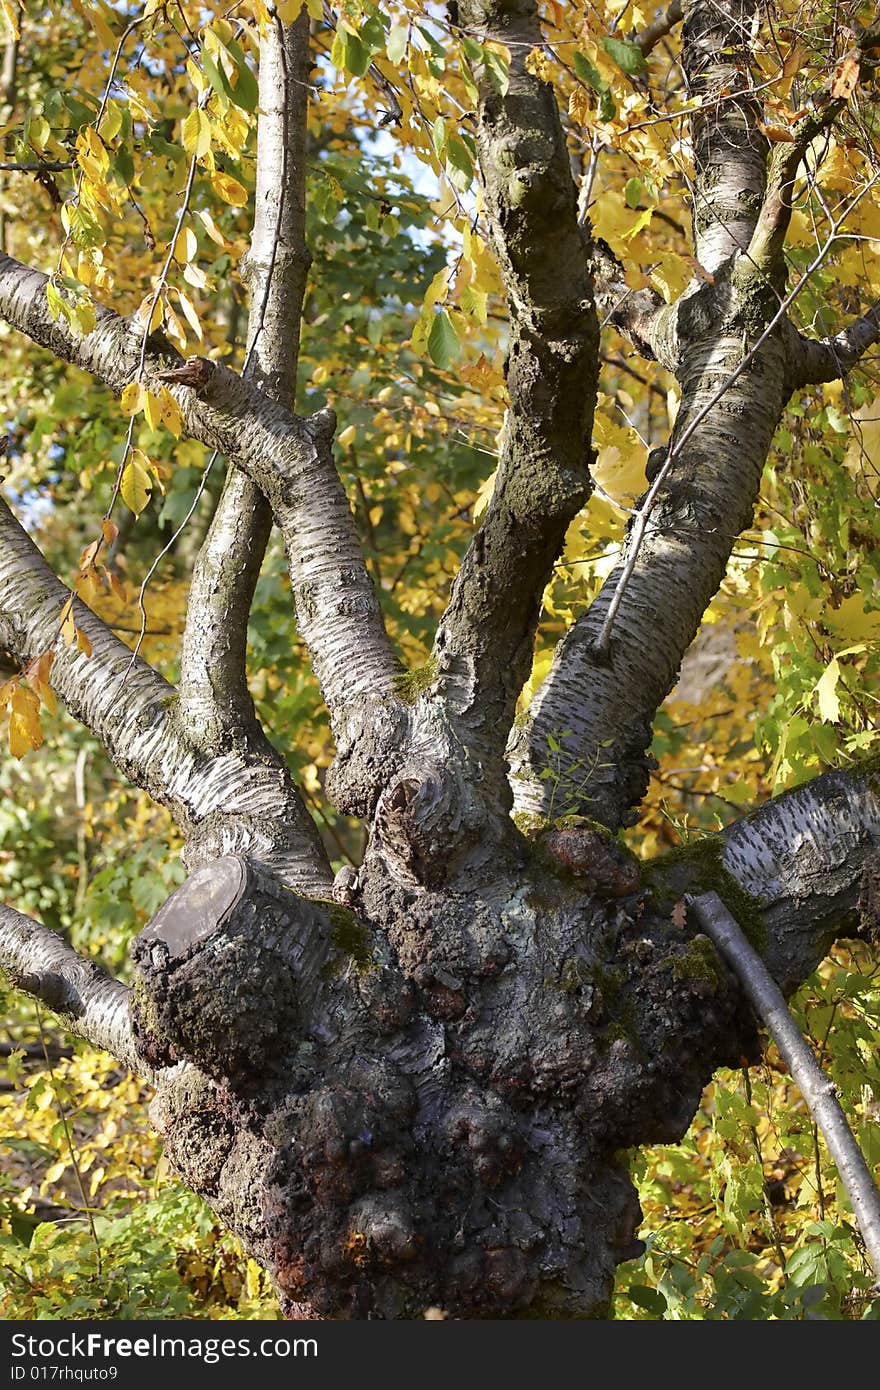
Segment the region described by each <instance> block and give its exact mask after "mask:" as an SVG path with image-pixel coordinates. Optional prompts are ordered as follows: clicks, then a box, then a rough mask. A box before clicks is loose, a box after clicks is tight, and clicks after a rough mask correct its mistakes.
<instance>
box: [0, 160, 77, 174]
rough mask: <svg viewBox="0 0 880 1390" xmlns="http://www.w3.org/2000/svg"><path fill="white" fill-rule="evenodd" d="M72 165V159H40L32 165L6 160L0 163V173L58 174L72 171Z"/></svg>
mask: <svg viewBox="0 0 880 1390" xmlns="http://www.w3.org/2000/svg"><path fill="white" fill-rule="evenodd" d="M74 164H75V161H74V160H72V159H41V160H39V161H37V162H35V163H32V164H28V163H25V164H22V163H21V162H20V161H18V160H6V161H3V162H0V171H2V172H3V173H4V174H8V173H16V174H60V173H61V171H62V170H63V169H72V168H73V167H74Z"/></svg>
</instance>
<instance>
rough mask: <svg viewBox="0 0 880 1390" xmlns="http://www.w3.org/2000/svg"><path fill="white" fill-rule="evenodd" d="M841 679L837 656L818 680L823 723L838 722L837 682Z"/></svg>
mask: <svg viewBox="0 0 880 1390" xmlns="http://www.w3.org/2000/svg"><path fill="white" fill-rule="evenodd" d="M839 680H840V665H839V663H838V660H837V657H836V656H835V657H834V658H833V659H832V660H831V661H830V662H829V664H828V666H826V668H825V671H824V674H823V675H822V676H821V677H820V679H819V680H818V681H817V682H816V696H817V698H818V702H819V718H820V719H821V720H822V723H823V724H836V723H837V721H838V719H839V718H840V700H839V699H838V697H837V683H838V681H839Z"/></svg>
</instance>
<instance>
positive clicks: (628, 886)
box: [538, 823, 642, 898]
mask: <svg viewBox="0 0 880 1390" xmlns="http://www.w3.org/2000/svg"><path fill="white" fill-rule="evenodd" d="M538 843H539V847H540V849H541V850H543V852H544V854H545V855H547V857H548V858H549V859H550V860H552V861H553V862H554V863H555V864H558V865H561V867H562V868H564V869H567V870H568V872H569V873H571V874H574V876H575V877H576V878H580V879H583V881H584V886H585V888H587V889H588V890H589V891H592V892H594V893H596V894H598V896H599V897H601V898H626V897H628V896H629V895H630V894H631V893H637V892H638V891H639V889H640V888H641V883H642V876H641V873H640V872H639V866H638V861H637V860H636V858H635V856H634V855H633V854H631V853H630V851H629V850H628V849H626V848H625V846H623V845H622V844H620V843H619V842H618V841H617V840H616V839H615V838H614V836H613V835H612V834H611V833H610V831H608V830H606V829H605V827H604V826H595V825H590V824H588V823H579V824H574V825H570V826H565V827H563V828H561V829H558V830H548V831H545V832H544V834H543V835H541V837H540V839H539V842H538Z"/></svg>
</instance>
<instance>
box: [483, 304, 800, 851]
mask: <svg viewBox="0 0 880 1390" xmlns="http://www.w3.org/2000/svg"><path fill="white" fill-rule="evenodd" d="M716 293H717V294H720V295H721V296H722V297H724V296H725V295H726V293H727V292H726V290H725V289H724V288H723V287H721V286H719V287H717V288H716V287H709V288H707V290H706V291H705V295H706V298H707V300H710V301H711V300H712V299H713V298H714V297H715V295H716ZM703 312H705V310H704V308H703V307H701V305H700V301H699V298H694V299H690V300H684V301H681V304H680V308H679V318H680V323H679V335H680V340H681V341H683V342H689V343H690V344H691V345H690V346H689V348H688V350H687V353H686V358H685V361H684V363H683V365H682V368H681V380H682V404H681V407H680V410H679V414H678V418H677V420H676V426H675V430H674V432H673V436H672V440H671V445H672V450H673V460H672V463H671V464H670V465H669V466H668V467H667V470H666V472H665V473H664V476H663V482H662V484H661V485H660V487H659V490H658V492H657V496H656V500H655V503H654V508H653V511H652V513H651V516H650V518H649V520H648V521H647V523H646V525H645V527H644V535H643V537H642V539H641V542H640V544H639V548H638V551H637V553H636V554H635V555H634V556H631V555H630V548H631V547H632V546H633V544H634V540H635V535H636V534H637V533H635V532H630V535H629V537H628V540H627V544H626V546H625V547H624V550H623V553H622V555H621V558H620V560H619V561H618V564H617V565H616V566H615V568H614V570H613V571H612V573H611V574H610V576H609V577H608V579H607V580H606V582H605V584H604V586H603V588H602V590H601V593H600V594H599V597H598V598H597V599H596V601H595V602H594V603H593V604H592V606H591V607H590V609H589V610H588V612H587V613H585V614H584V615H583V616H582V617H581V618H579V619H578V620H577V622H576V623H575V624H574V626H573V627H572V628H571V629H570V630H569V632H568V633H567V634H566V636H565V637H564V638H563V640H562V641H561V642H560V644H559V646H558V647H557V650H556V654H555V656H554V660H553V665H552V667H551V670H550V673H549V675H548V676H547V679H546V680H545V682H544V684H543V685H542V686H541V689H540V690H539V691H538V693H537V694H536V696H535V698H534V700H533V702H532V705H531V708H530V710H529V717H528V720H527V721H526V722H525V723H524V724H523V726H522V727H521V728H519V729H517V730H516V731H515V732H514V735H513V738H512V741H511V750H510V751H511V766H512V774H513V787H514V801H515V804H516V806H517V808H518V809H520V810H521V811H524V812H527V813H529V814H537V815H548V814H549V815H554V816H558V815H566V814H571V813H579V814H583V815H587V816H590V817H591V818H593V819H595V820H599V821H602V822H603V823H604V824H606V825H609V826H612V827H614V828H616V827H617V826H619V825H620V824H626V823H628V822H629V821H631V820H632V819H634V816H633V813H632V812H631V811H630V809H629V808H630V807H631V806H633V805H635V804H636V803H638V802H639V801H640V800H641V797H642V795H643V794H644V790H645V787H646V786H647V779H648V775H649V760H648V757H647V748H648V746H649V744H650V742H651V737H652V725H653V719H654V715H655V713H656V710H657V708H658V707H659V705H660V704H661V702H662V701H663V699H664V698H665V697H666V695H667V694H668V692H669V691H670V690H671V688H672V686H673V685H674V683H675V680H676V678H677V674H678V670H679V666H680V663H681V659H682V657H683V656H684V653H685V651H686V650H687V648H688V646H689V644H690V642H691V641H692V640H693V637H694V636H695V634H696V632H697V630H698V628H699V625H700V620H701V618H702V615H703V612H704V611H705V609H706V607H707V605H708V604H709V602H710V601H711V599H712V597H713V595H714V594H715V592H716V591H717V589H718V586H719V585H720V583H721V581H722V579H723V577H724V572H725V569H726V566H727V561H728V558H729V556H730V552H731V549H732V547H733V543H734V541H735V539H736V536H737V535H738V534H739V532H740V531H741V530H743V529H744V528H745V527H746V526H748V525H749V523H750V521H751V517H752V508H753V506H754V502H755V498H756V496H757V492H758V487H759V484H760V479H761V473H762V470H763V466H764V461H765V459H766V455H767V450H768V449H769V447H770V442H771V440H772V438H773V433H774V430H775V429H776V426H777V424H778V422H779V419H780V416H781V413H782V409H783V406H784V404H785V400H786V389H785V382H786V372H785V366H786V359H785V350H784V341H783V337H782V335H781V334H778V333H777V334H775V335H773V336H771V337H770V339H769V340H768V341H767V342H766V343H765V344H764V346H763V347H762V348H761V349H760V350H759V351H758V352H757V353H756V354H755V356H754V357H753V358H752V360H751V361H750V362H749V364H748V366H747V367H745V368H744V369H742V368H741V363H742V358H743V338H742V336H734V333H735V330H734V327H733V325H732V324H729V325H727V326H726V327H725V326H724V325H723V324H713V323H712V318H713V315H712V314H711V313H710V314H709V331H708V332H706V329H705V326H704V328H703V330H702V333H701V332H700V331H699V319H700V317H701V315H702V313H703ZM688 315H694V316H696V317H695V318H694V321H693V322H692V323H689V321H688V317H687V316H688ZM737 371H739V375H738V376H737V377H736V379H733V374H734V373H735V372H737ZM725 381H729V382H730V384H729V386H728V388H727V390H726V391H725V393H724V395H723V398H722V399H721V400H717V401H715V404H714V405H712V402H713V400H714V398H715V397H716V395H717V393H718V390H719V387H720V386H721V385H722V384H723V383H724V382H725ZM707 407H711V408H708V409H707ZM704 410H705V411H706V414H705V415H704V416H703V418H700V419H699V420H698V418H697V417H699V416H701V414H702V412H703V411H704ZM691 422H693V426H692V425H691ZM686 432H688V433H687V435H686ZM685 436H686V438H685ZM679 440H681V441H682V442H681V444H679V443H678V441H679ZM665 457H666V455H665V451H664V453H663V454H661V455H660V460H661V462H662V461H663V460H664V459H665ZM658 481H659V479H658ZM625 569H626V570H627V571H631V572H629V573H628V577H627V582H626V586H625V587H621V586H620V585H619V580H620V578H621V575H622V573H623V571H624V570H625ZM612 602H614V603H615V604H618V603H619V607H618V608H617V612H616V616H615V620H614V627H613V631H612V634H611V638H610V644H609V645H608V648H607V650H605V644H604V642H602V641H600V635H602V634H604V630H605V626H606V618H607V616H608V612H609V608H610V606H611V604H612ZM542 774H543V775H542Z"/></svg>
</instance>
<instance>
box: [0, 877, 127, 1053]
mask: <svg viewBox="0 0 880 1390" xmlns="http://www.w3.org/2000/svg"><path fill="white" fill-rule="evenodd" d="M0 967H2V969H3V970H5V971H6V973H7V974H8V975H9V977H10V979H11V980H12V983H13V984H14V985H16V986H17V988H19V989H22V990H24V991H25V992H26V993H27V994H30V995H32V996H34V997H35V998H37V999H39V1000H40V1001H41V1002H42V1003H43V1004H45V1005H46V1006H47V1007H48V1008H50V1009H52V1010H53V1012H54V1013H56V1014H57V1015H58V1017H59V1018H60V1020H61V1022H62V1023H63V1025H64V1027H65V1028H66V1029H67V1030H68V1031H69V1032H71V1033H75V1034H76V1036H77V1037H79V1038H84V1039H85V1040H86V1042H89V1043H91V1044H92V1046H93V1047H99V1048H102V1049H103V1050H104V1051H105V1052H109V1053H110V1055H111V1056H112V1057H115V1058H116V1060H117V1061H118V1062H121V1063H122V1065H123V1066H124V1067H128V1069H129V1070H130V1071H134V1072H138V1073H140V1074H141V1075H144V1074H145V1069H144V1064H143V1062H142V1061H140V1060H139V1059H138V1056H137V1052H136V1049H135V1043H134V1034H133V1030H132V1024H131V1017H130V1014H129V999H130V996H131V990H130V989H128V987H127V986H126V985H123V984H120V982H119V981H118V980H114V979H112V978H111V977H110V976H109V975H105V973H104V971H103V970H101V969H100V967H99V966H97V965H95V963H94V962H93V961H87V960H84V959H83V957H82V956H80V955H78V954H77V953H76V951H74V950H73V949H72V948H71V947H70V946H68V945H67V943H66V942H65V941H63V940H62V938H61V937H60V936H58V935H57V934H56V933H55V932H53V931H50V930H49V928H48V927H44V926H43V925H42V924H41V923H40V922H35V921H34V920H33V918H31V917H26V916H25V915H24V913H22V912H16V911H15V909H14V908H11V907H6V906H5V905H4V904H3V903H0Z"/></svg>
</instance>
